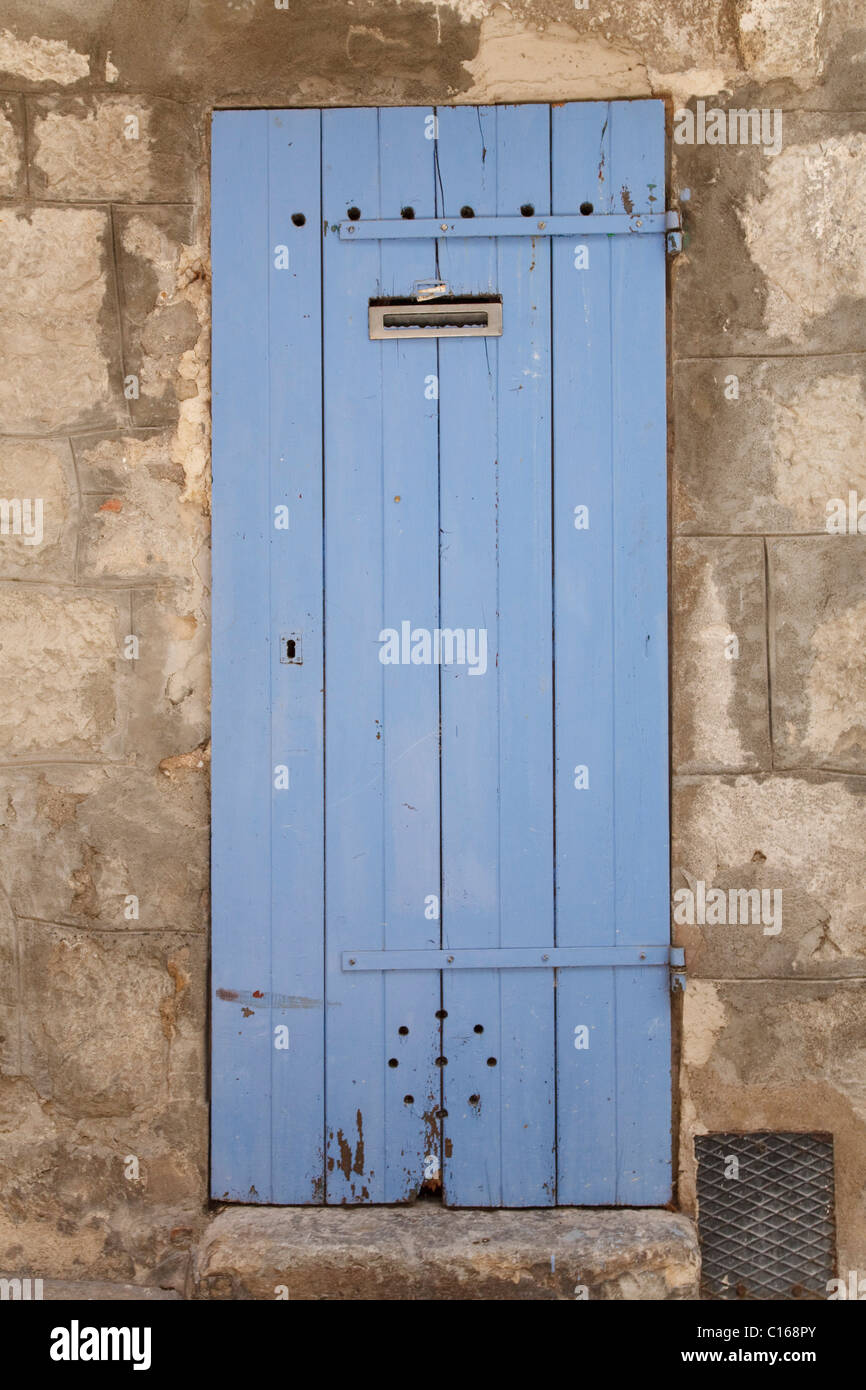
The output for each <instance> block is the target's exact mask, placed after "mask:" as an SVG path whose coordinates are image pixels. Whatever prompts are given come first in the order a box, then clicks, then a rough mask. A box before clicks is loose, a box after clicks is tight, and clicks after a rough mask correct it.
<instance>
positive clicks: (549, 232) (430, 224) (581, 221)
mask: <svg viewBox="0 0 866 1390" xmlns="http://www.w3.org/2000/svg"><path fill="white" fill-rule="evenodd" d="M679 226H680V214H679V213H678V212H676V211H671V212H640V213H637V212H636V213H631V214H630V215H626V214H625V213H621V212H593V213H588V214H586V215H584V214H583V213H565V214H555V215H554V214H551V215H550V216H548V217H455V218H447V217H441V218H440V217H391V218H384V219H382V220H381V221H375V220H371V221H369V222H366V221H359V222H341V223H340V240H341V241H393V240H394V239H403V238H405V237H415V238H417V237H427V238H431V237H435V238H437V239H438V238H441V237H468V236H488V237H489V236H492V237H497V236H580V237H584V236H623V235H626V236H634V235H638V236H641V235H643V236H645V235H646V234H647V233H649V232H672V231H677V230H678V229H679Z"/></svg>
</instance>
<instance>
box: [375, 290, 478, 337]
mask: <svg viewBox="0 0 866 1390" xmlns="http://www.w3.org/2000/svg"><path fill="white" fill-rule="evenodd" d="M501 336H502V300H501V299H460V300H451V301H449V302H448V303H447V304H443V303H429V302H428V303H426V304H424V303H419V302H418V301H416V300H413V301H412V302H411V303H408V304H405V303H404V304H374V303H372V302H371V304H370V337H371V338H500V337H501Z"/></svg>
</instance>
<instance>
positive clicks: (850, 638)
mask: <svg viewBox="0 0 866 1390" xmlns="http://www.w3.org/2000/svg"><path fill="white" fill-rule="evenodd" d="M769 562H770V563H769V578H770V662H771V677H770V679H771V687H772V708H773V744H774V748H775V760H776V766H777V767H780V766H781V767H810V768H828V769H833V770H840V771H842V772H860V773H863V772H866V661H864V651H866V596H864V590H863V569H864V562H866V538H864V537H861V536H845V535H839V536H826V537H823V538H821V539H817V538H815V539H808V540H805V539H804V540H781V539H780V540H774V541H772V542H770V544H769Z"/></svg>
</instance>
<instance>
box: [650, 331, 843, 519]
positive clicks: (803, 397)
mask: <svg viewBox="0 0 866 1390" xmlns="http://www.w3.org/2000/svg"><path fill="white" fill-rule="evenodd" d="M674 418H675V420H676V432H675V447H674V478H673V508H674V526H675V529H676V530H677V531H679V532H680V533H695V532H701V533H706V532H710V533H713V532H715V533H716V534H719V533H733V534H734V535H736V534H738V533H742V532H768V531H784V532H791V531H802V532H826V526H827V521H828V504H829V503H830V502H831V501H832V500H833V499H834V498H840V499H844V500H845V502H846V504H847V501H848V494H849V491H850V490H851V489H854V490H855V491H856V492H857V495H858V499H866V362H864V360H863V358H862V357H844V356H843V357H834V358H832V359H821V358H809V357H805V358H804V357H793V358H763V359H761V358H759V359H755V358H747V357H724V358H719V359H717V360H715V361H711V362H707V361H692V362H688V361H686V362H677V363H676V365H675V368H674ZM864 510H866V508H864ZM864 531H866V518H864Z"/></svg>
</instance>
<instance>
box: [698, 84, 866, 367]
mask: <svg viewBox="0 0 866 1390" xmlns="http://www.w3.org/2000/svg"><path fill="white" fill-rule="evenodd" d="M762 96H763V94H758V95H757V96H756V94H755V93H754V92H749V93H748V100H746V99H745V98H743V99H739V98H738V97H737V94H736V93H733V94H728V93H724V94H722V95H721V96H719V97H717V98H713V99H712V104H713V106H717V107H719V108H720V109H725V110H728V109H729V108H737V107H739V108H757V109H760V108H762V107H764V106H765V105H766V100H765V99H762ZM708 105H709V102H708ZM776 107H779V108H780V109H781V103H780V102H779V101H775V102H771V104H770V106H769V107H768V108H767V109H768V110H774V109H775V108H776ZM673 149H674V159H675V166H674V188H675V189H680V188H683V187H686V186H688V187H689V188H690V189H691V193H692V197H691V199H690V201H689V202H687V203H686V204H684V209H685V213H686V254H685V256H684V257H683V258H682V259H681V262H680V264H678V265H677V267H676V274H675V277H674V312H673V323H674V346H675V352H676V355H677V356H679V357H688V356H717V355H718V353H719V349H720V346H721V345H722V344H725V345H726V346H725V348H724V349H723V350H724V351H726V352H727V353H728V354H730V355H735V354H736V353H737V352H742V353H749V354H753V353H757V354H761V353H765V352H770V353H776V352H780V351H784V350H785V349H792V350H794V351H796V352H797V353H807V352H823V353H845V352H862V351H864V349H866V313H864V306H863V300H864V298H866V216H864V213H866V117H864V116H863V115H859V114H854V115H852V114H845V113H836V112H833V113H829V112H821V113H818V112H796V111H785V112H784V113H783V118H782V127H781V149H780V150H779V152H778V153H776V154H768V153H766V152H765V148H764V146H763V145H760V144H748V145H743V144H733V145H731V144H725V145H708V144H703V145H698V144H675V145H674V147H673Z"/></svg>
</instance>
